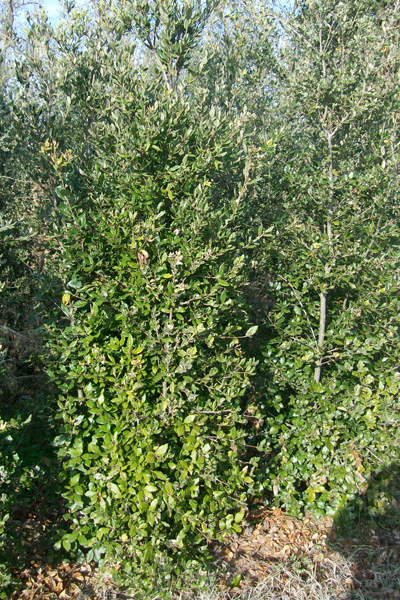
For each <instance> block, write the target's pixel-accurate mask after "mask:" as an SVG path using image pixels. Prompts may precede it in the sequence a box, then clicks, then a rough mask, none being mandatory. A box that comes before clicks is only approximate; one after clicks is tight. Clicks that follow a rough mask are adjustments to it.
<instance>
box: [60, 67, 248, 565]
mask: <svg viewBox="0 0 400 600" xmlns="http://www.w3.org/2000/svg"><path fill="white" fill-rule="evenodd" d="M130 77H132V73H130ZM136 83H137V88H136V90H135V93H134V94H132V92H129V94H127V97H124V94H123V93H121V94H120V95H119V96H117V97H114V98H112V99H111V100H110V106H109V107H106V111H107V113H106V114H107V120H106V119H105V118H104V116H103V117H102V120H101V121H100V120H99V122H98V125H96V126H94V127H93V129H92V132H93V136H94V140H95V144H94V146H95V147H96V156H95V158H94V159H93V162H92V163H91V166H90V168H88V169H87V171H86V173H85V177H86V178H87V181H88V182H90V189H91V194H90V197H88V198H84V199H83V200H82V201H77V200H76V197H74V195H73V193H71V190H70V189H69V188H68V186H64V187H60V188H57V193H58V196H59V198H60V206H59V210H60V212H61V214H62V215H63V224H62V230H58V229H57V231H56V237H55V240H56V244H58V249H57V247H56V246H55V252H56V253H57V260H56V262H55V264H56V268H57V272H58V276H59V278H60V279H61V280H62V281H63V285H64V288H65V291H64V294H63V298H62V310H63V316H62V317H60V318H59V320H58V321H57V322H56V324H55V327H54V330H53V334H52V340H53V341H52V348H53V353H54V359H53V364H52V367H51V370H50V375H51V376H52V380H53V381H54V382H55V383H56V384H57V386H58V389H59V390H60V393H61V396H60V399H59V407H60V418H61V419H62V420H63V421H64V432H63V433H62V434H61V435H60V436H59V437H58V439H57V443H58V445H59V446H60V456H61V457H62V458H63V468H64V476H65V478H66V480H65V486H66V492H65V496H66V498H67V500H68V509H69V515H70V518H71V529H70V531H69V532H68V533H67V532H66V533H65V535H64V537H63V539H62V544H63V546H64V548H65V549H66V550H70V549H71V548H72V549H75V548H77V547H79V548H80V549H81V551H82V550H86V552H87V554H86V556H87V557H88V559H89V560H90V559H92V558H95V559H97V560H100V559H101V558H104V557H105V558H106V559H107V558H110V557H113V558H114V560H115V559H116V558H117V559H120V560H125V559H126V569H129V568H130V565H131V564H136V565H138V564H141V565H142V566H143V569H144V570H145V571H146V573H147V576H148V575H149V572H150V569H151V568H153V567H154V568H155V566H156V564H157V561H159V560H160V556H166V555H167V554H171V555H174V554H176V553H177V552H180V553H181V554H184V555H186V556H191V555H192V556H197V557H199V556H201V554H202V553H204V552H205V551H206V549H207V545H208V544H209V542H210V541H211V540H213V539H215V538H219V537H221V536H223V535H225V534H228V533H232V532H235V531H239V530H240V523H241V521H242V519H243V517H244V514H245V508H246V497H247V494H248V491H249V490H250V489H251V488H252V482H253V479H252V470H253V462H254V459H252V461H249V460H248V458H247V451H246V441H247V440H248V435H249V430H250V431H251V425H250V424H249V419H248V418H247V417H246V416H245V412H246V409H248V408H249V406H248V400H247V398H246V391H247V390H248V388H249V385H250V379H251V377H252V375H253V373H254V371H255V365H256V363H255V361H254V359H250V358H247V357H246V355H245V353H244V351H243V349H242V345H241V341H242V339H244V338H248V337H251V336H252V335H253V334H254V333H255V331H256V329H257V328H256V327H255V326H252V323H251V322H250V320H249V317H248V313H247V309H246V304H245V302H244V298H243V294H242V289H243V286H244V285H245V284H246V282H247V275H246V272H247V261H248V255H249V253H250V250H251V248H252V247H253V246H254V243H255V241H254V240H255V239H256V238H257V234H253V233H252V230H253V229H254V227H253V226H250V227H249V226H247V228H246V229H247V233H246V232H245V231H244V227H243V218H242V211H243V206H244V201H245V199H246V197H247V189H248V185H249V176H250V171H249V157H248V151H247V149H246V144H245V141H244V137H243V131H242V124H243V122H242V118H241V117H236V118H235V119H234V120H232V119H231V118H230V116H229V115H228V114H226V113H222V111H220V110H219V109H216V108H215V107H214V108H212V109H211V111H210V110H209V108H206V107H205V106H204V104H203V100H202V97H203V94H202V92H201V90H200V91H199V90H196V89H195V88H193V89H192V91H191V95H187V96H186V94H185V93H183V91H182V90H181V89H179V87H178V88H177V89H176V90H173V89H171V87H169V86H168V85H164V84H162V83H161V81H160V80H157V81H156V82H155V83H154V84H152V83H151V82H144V83H143V82H141V81H140V79H139V78H138V79H137V82H136ZM100 110H101V111H102V115H104V109H103V107H101V108H99V111H100ZM96 128H97V129H96ZM72 167H73V165H72ZM84 170H85V167H84V166H83V167H82V171H84ZM87 186H88V188H89V183H88V184H87ZM60 300H61V299H60ZM251 410H253V409H251ZM154 561H155V562H154ZM151 562H153V567H151V566H150V563H151Z"/></svg>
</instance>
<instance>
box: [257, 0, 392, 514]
mask: <svg viewBox="0 0 400 600" xmlns="http://www.w3.org/2000/svg"><path fill="white" fill-rule="evenodd" d="M276 19H277V22H278V24H279V27H280V28H282V31H284V35H283V38H282V39H283V41H282V50H281V51H282V58H281V61H282V62H281V66H282V71H281V78H280V83H279V88H278V96H277V97H278V99H279V103H278V107H279V108H278V111H277V112H278V114H279V115H280V118H279V119H278V120H277V121H276V124H275V127H274V128H273V129H272V130H271V132H270V140H269V142H268V143H266V144H265V145H264V148H265V152H266V165H267V166H266V169H265V174H266V178H265V180H264V182H263V187H264V189H266V190H267V191H266V193H265V194H264V196H265V199H266V201H265V210H266V214H267V218H271V215H272V218H273V220H274V221H275V228H276V238H275V240H274V242H273V244H271V245H269V246H268V250H267V254H268V255H267V258H266V272H267V274H268V279H269V281H270V294H269V299H270V305H269V306H271V305H273V310H272V311H271V312H269V313H268V314H267V318H268V321H269V327H270V333H269V336H270V340H269V342H268V344H267V347H266V351H265V356H266V359H267V363H266V365H267V368H268V370H269V371H270V374H271V386H270V393H271V394H273V395H274V396H275V398H276V411H277V415H276V416H274V417H272V418H271V426H272V430H271V431H274V432H276V433H278V432H279V435H280V446H278V448H279V452H278V462H277V463H275V464H276V466H274V467H273V468H272V469H271V471H270V476H271V482H270V483H267V485H268V486H270V487H271V488H272V487H273V489H274V491H275V494H276V497H277V501H282V499H283V498H284V501H285V504H286V505H287V506H290V507H291V508H296V507H297V508H298V507H299V506H304V505H308V506H310V507H312V508H314V509H316V510H326V509H328V510H330V511H334V510H336V509H337V508H338V506H340V505H341V503H342V502H344V501H345V500H346V498H348V497H349V496H351V495H352V494H354V493H356V491H359V490H361V489H363V486H364V483H365V478H366V476H367V475H368V472H369V466H368V456H369V452H370V451H371V452H374V454H381V453H382V454H383V455H385V453H386V452H387V444H388V440H389V439H390V438H391V436H392V435H393V429H392V428H393V427H394V426H395V424H396V417H395V414H396V405H397V404H396V402H397V401H396V398H397V393H398V386H399V381H398V376H397V373H396V369H397V365H398V359H397V357H398V334H397V331H398V325H399V323H398V314H399V310H398V302H397V297H398V282H397V272H398V264H399V237H398V225H397V222H398V216H399V205H398V202H397V196H398V179H397V175H396V173H397V170H398V148H399V146H398V144H399V138H398V123H397V121H398V117H397V115H398V95H397V77H398V65H399V53H398V48H399V43H398V28H397V17H396V7H391V6H388V7H387V8H386V9H385V11H384V12H380V17H379V18H378V17H377V16H376V11H375V9H374V3H371V2H367V1H364V0H360V1H359V2H351V3H350V2H340V3H336V2H330V0H327V1H324V2H319V1H318V2H313V1H310V2H306V3H304V4H301V6H298V7H297V8H296V9H295V10H294V12H293V13H292V14H291V15H288V16H287V18H285V17H284V15H283V14H282V12H279V13H278V14H277V15H276ZM261 193H263V192H261Z"/></svg>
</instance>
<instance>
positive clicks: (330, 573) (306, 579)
mask: <svg viewBox="0 0 400 600" xmlns="http://www.w3.org/2000/svg"><path fill="white" fill-rule="evenodd" d="M356 554H357V553H355V554H354V555H353V556H352V557H349V558H345V557H343V556H341V555H340V554H338V553H337V554H335V555H334V556H333V557H332V558H324V559H323V560H322V561H321V562H320V563H319V564H318V565H314V566H313V565H310V566H308V567H305V566H301V565H300V564H299V563H296V562H295V563H286V564H284V563H282V564H279V565H276V567H275V568H274V569H273V570H272V572H271V573H270V575H269V576H268V577H267V578H266V579H265V580H264V581H262V582H260V583H258V584H257V585H256V586H254V587H244V588H243V589H241V590H231V591H228V590H224V591H220V590H218V588H217V586H210V589H208V590H207V591H203V592H202V593H200V594H198V595H197V596H196V597H195V600H373V599H376V600H395V599H396V598H400V565H399V564H398V563H395V564H391V563H385V562H384V561H382V556H381V553H379V554H378V553H373V554H371V556H370V561H371V563H370V569H368V571H364V570H363V569H362V568H361V567H360V563H359V561H358V559H357V555H356ZM379 563H381V564H379Z"/></svg>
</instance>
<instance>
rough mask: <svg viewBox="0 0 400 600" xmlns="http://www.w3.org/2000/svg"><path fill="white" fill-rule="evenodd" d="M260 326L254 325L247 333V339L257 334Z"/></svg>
mask: <svg viewBox="0 0 400 600" xmlns="http://www.w3.org/2000/svg"><path fill="white" fill-rule="evenodd" d="M257 330H258V325H253V327H250V328H249V329H248V330H247V331H246V337H252V336H253V335H254V334H255V333H257Z"/></svg>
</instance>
